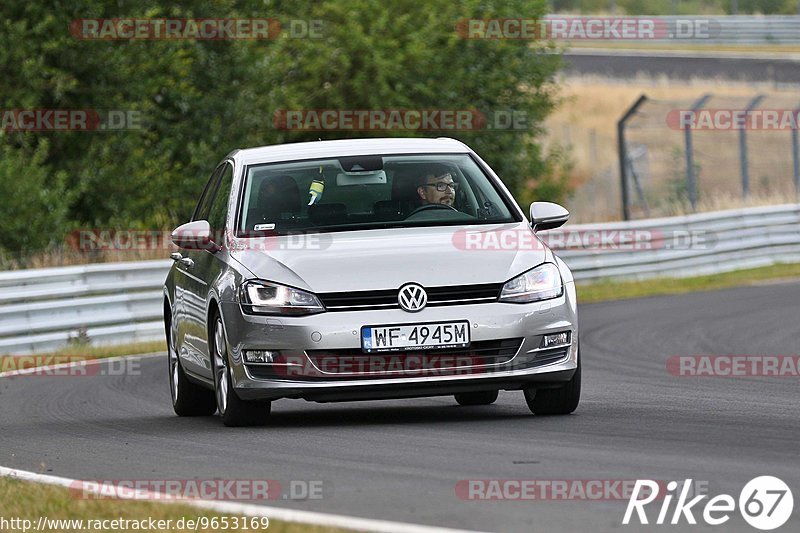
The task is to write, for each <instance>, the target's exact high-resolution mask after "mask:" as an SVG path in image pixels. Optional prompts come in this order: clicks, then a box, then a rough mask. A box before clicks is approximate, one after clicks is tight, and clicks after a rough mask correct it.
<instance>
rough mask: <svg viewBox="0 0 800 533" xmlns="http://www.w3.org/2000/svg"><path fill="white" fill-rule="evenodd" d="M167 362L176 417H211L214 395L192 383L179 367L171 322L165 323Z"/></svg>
mask: <svg viewBox="0 0 800 533" xmlns="http://www.w3.org/2000/svg"><path fill="white" fill-rule="evenodd" d="M166 326H167V362H168V363H169V390H170V396H171V397H172V409H173V410H174V411H175V414H176V415H178V416H211V415H213V414H214V413H215V412H216V411H217V403H216V401H215V400H214V393H213V392H211V391H210V390H208V389H206V388H203V387H201V386H200V385H197V384H196V383H192V382H191V381H189V379H188V378H187V377H186V373H185V372H184V371H183V367H182V366H181V361H180V358H179V357H178V350H177V347H176V344H177V342H176V338H177V333H176V331H175V328H174V327H173V326H172V320H168V321H167V324H166Z"/></svg>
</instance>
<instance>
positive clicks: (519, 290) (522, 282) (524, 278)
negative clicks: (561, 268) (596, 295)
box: [500, 263, 564, 303]
mask: <svg viewBox="0 0 800 533" xmlns="http://www.w3.org/2000/svg"><path fill="white" fill-rule="evenodd" d="M562 294H564V284H563V283H562V282H561V274H559V273H558V267H557V266H555V265H554V264H553V263H544V264H541V265H539V266H538V267H536V268H534V269H532V270H528V271H527V272H525V273H524V274H520V275H519V276H517V277H516V278H514V279H512V280H510V281H507V282H506V284H505V285H503V290H502V291H500V301H501V302H512V303H530V302H538V301H539V300H549V299H550V298H557V297H559V296H561V295H562Z"/></svg>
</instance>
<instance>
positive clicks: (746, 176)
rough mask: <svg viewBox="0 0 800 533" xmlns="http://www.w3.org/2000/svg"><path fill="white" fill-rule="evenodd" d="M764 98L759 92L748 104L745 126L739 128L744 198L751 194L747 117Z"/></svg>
mask: <svg viewBox="0 0 800 533" xmlns="http://www.w3.org/2000/svg"><path fill="white" fill-rule="evenodd" d="M763 99H764V95H763V94H759V95H758V96H756V97H755V98H753V99H752V100H750V102H749V103H748V104H747V108H746V109H745V126H744V127H743V128H742V129H740V130H739V167H740V169H741V173H742V198H744V199H746V198H747V197H748V196H750V169H749V168H748V161H747V122H746V120H747V117H748V116H749V115H750V111H752V110H753V109H755V108H756V106H757V105H758V104H759V103H760V102H761V100H763Z"/></svg>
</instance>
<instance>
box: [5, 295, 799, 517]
mask: <svg viewBox="0 0 800 533" xmlns="http://www.w3.org/2000/svg"><path fill="white" fill-rule="evenodd" d="M799 305H800V283H788V284H774V285H765V286H759V287H745V288H739V289H733V290H725V291H719V292H709V293H696V294H691V295H682V296H669V297H659V298H646V299H639V300H629V301H620V302H612V303H603V304H591V305H584V306H582V307H581V309H580V320H581V327H582V333H581V347H582V357H583V361H584V389H583V391H584V394H583V399H582V402H581V405H580V407H579V409H578V411H577V412H576V413H575V414H573V415H571V416H567V417H559V418H540V417H535V416H533V415H531V414H530V413H529V411H528V409H527V407H526V406H525V404H524V401H523V398H522V395H521V393H511V392H506V393H501V396H500V399H499V400H498V402H497V403H496V404H495V405H492V406H486V407H458V406H456V404H455V402H454V401H453V400H452V398H449V397H442V398H430V399H414V400H402V401H386V402H361V403H348V404H314V403H307V402H303V401H300V400H293V401H292V400H284V401H280V402H276V403H275V404H274V406H273V418H272V420H271V424H270V425H269V426H268V427H265V428H247V429H228V428H225V427H223V426H222V424H221V423H220V421H219V420H218V419H217V418H216V417H213V418H200V419H197V418H195V419H181V418H177V417H175V416H174V415H173V414H172V411H171V407H170V405H169V393H168V386H167V373H166V361H165V360H164V359H163V358H161V357H158V358H150V359H144V360H142V361H141V373H138V372H132V373H131V374H134V375H124V376H116V377H110V376H92V377H76V376H73V377H57V376H51V377H41V376H37V377H14V378H3V379H0V402H2V403H1V404H0V405H1V407H0V465H3V466H7V467H11V468H18V469H23V470H30V471H34V472H42V473H47V474H52V475H56V476H64V477H68V478H78V479H92V480H96V479H187V478H188V479H192V478H225V479H252V478H260V479H274V480H280V481H283V482H284V483H287V482H288V481H289V480H321V481H322V482H323V485H322V486H323V498H322V499H315V500H300V501H292V500H284V499H278V500H276V501H273V502H269V503H270V505H277V506H285V507H292V508H297V509H306V510H313V511H322V512H330V513H336V514H344V515H351V516H361V517H367V518H379V519H386V520H393V521H400V522H412V523H418V524H427V525H437V526H449V527H456V528H464V529H478V530H485V531H548V532H561V531H564V532H578V531H640V530H643V531H659V530H664V529H665V527H666V528H668V529H669V530H670V531H725V532H727V531H751V532H752V531H756V530H755V529H753V528H751V527H750V526H749V525H747V524H746V523H745V521H744V520H743V519H742V517H741V516H740V515H739V514H738V513H734V514H733V516H732V518H731V520H730V522H728V523H727V524H725V525H724V526H717V527H708V526H699V525H697V526H691V525H687V524H686V523H685V522H682V524H681V525H680V526H677V527H674V526H673V527H669V526H661V527H656V526H652V525H651V526H647V527H645V526H633V525H628V526H622V525H621V521H622V517H623V514H624V510H625V506H626V501H623V500H609V501H586V500H567V501H464V500H462V499H460V498H459V497H458V496H457V494H456V491H455V486H456V484H457V482H458V481H459V480H464V479H539V480H612V479H623V480H624V479H627V480H630V479H637V478H651V479H657V480H673V479H675V480H684V479H686V478H692V479H694V480H698V481H700V482H702V483H707V489H708V492H709V493H710V494H711V495H716V494H721V493H726V494H731V495H733V496H734V498H736V499H738V495H739V492H740V491H741V489H742V487H743V486H744V484H745V483H746V482H747V481H748V480H750V479H751V478H754V477H756V476H760V475H775V476H778V477H780V478H782V479H783V480H784V481H785V482H786V483H788V484H789V486H790V487H791V488H792V489H793V490H794V495H795V510H794V513H793V515H792V517H791V519H790V522H789V523H788V524H787V525H785V526H783V528H781V529H779V530H778V531H797V530H798V529H800V527H799V526H800V462H798V458H799V456H800V453H799V450H800V446H799V445H798V443H800V420H798V419H799V417H798V400H797V399H798V391H800V387H798V378H767V377H761V378H736V379H725V378H687V377H676V376H673V375H671V374H670V373H668V372H667V370H666V360H667V358H668V357H669V356H673V355H690V354H709V355H710V354H752V355H770V354H797V353H798V339H800V322H798V316H800V315H799V314H798V306H799ZM136 374H138V375H136ZM656 505H658V504H656ZM701 505H702V504H701ZM648 510H650V512H649V513H648V515H649V516H650V519H651V521H652V520H654V519H655V516H656V514H657V512H658V508H657V507H653V508H652V510H651V508H648ZM670 515H671V513H670ZM695 515H696V516H697V517H698V520H700V521H701V522H702V518H701V515H702V510H701V512H699V513H695Z"/></svg>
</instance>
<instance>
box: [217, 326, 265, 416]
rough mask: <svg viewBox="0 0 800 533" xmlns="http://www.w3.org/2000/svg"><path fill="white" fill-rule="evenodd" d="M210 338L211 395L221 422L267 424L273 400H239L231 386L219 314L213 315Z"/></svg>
mask: <svg viewBox="0 0 800 533" xmlns="http://www.w3.org/2000/svg"><path fill="white" fill-rule="evenodd" d="M212 321H213V322H212V325H213V327H212V330H211V331H212V333H213V335H212V337H211V338H210V339H209V340H210V342H209V348H210V352H211V366H212V371H213V373H214V397H215V401H216V407H217V411H219V414H220V416H221V417H222V423H223V424H225V425H226V426H228V427H245V426H263V425H264V424H266V423H267V419H268V418H269V414H270V411H271V406H272V402H269V401H247V400H242V399H241V398H239V396H238V395H237V394H236V391H235V390H234V388H233V386H232V385H231V383H232V380H231V369H230V364H229V360H228V344H227V342H225V328H224V327H223V325H222V318H220V316H219V314H215V315H212Z"/></svg>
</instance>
